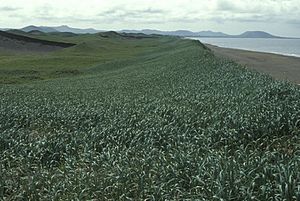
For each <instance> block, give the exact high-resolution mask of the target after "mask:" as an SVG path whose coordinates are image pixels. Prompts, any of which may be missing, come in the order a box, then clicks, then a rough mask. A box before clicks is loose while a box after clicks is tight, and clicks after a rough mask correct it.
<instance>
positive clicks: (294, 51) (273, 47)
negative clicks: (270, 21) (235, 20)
mask: <svg viewBox="0 0 300 201" xmlns="http://www.w3.org/2000/svg"><path fill="white" fill-rule="evenodd" d="M189 38H190V39H195V40H200V41H201V42H202V43H207V44H211V45H216V46H219V47H225V48H234V49H242V50H250V51H257V52H267V53H275V54H281V55H287V56H295V57H300V39H277V38H276V39H274V38H272V39H271V38H199V37H189Z"/></svg>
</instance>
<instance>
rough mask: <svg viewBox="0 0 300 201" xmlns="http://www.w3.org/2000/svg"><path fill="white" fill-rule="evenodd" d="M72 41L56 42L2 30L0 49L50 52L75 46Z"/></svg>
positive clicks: (0, 32)
mask: <svg viewBox="0 0 300 201" xmlns="http://www.w3.org/2000/svg"><path fill="white" fill-rule="evenodd" d="M74 45H75V44H71V43H62V42H54V41H47V40H40V39H36V38H30V37H27V36H24V35H17V34H13V33H9V32H4V31H0V49H1V50H14V51H25V52H26V51H29V52H49V51H55V50H59V49H62V48H66V47H71V46H74Z"/></svg>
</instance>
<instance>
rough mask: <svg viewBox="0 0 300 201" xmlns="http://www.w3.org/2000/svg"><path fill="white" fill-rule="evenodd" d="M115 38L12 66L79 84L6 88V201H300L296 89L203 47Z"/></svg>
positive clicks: (0, 184) (1, 183) (2, 150)
mask: <svg viewBox="0 0 300 201" xmlns="http://www.w3.org/2000/svg"><path fill="white" fill-rule="evenodd" d="M110 35H111V33H110V34H109V37H107V38H104V37H101V38H100V39H98V37H99V35H83V36H76V37H75V38H73V37H68V38H67V37H64V38H63V39H62V38H61V39H60V41H65V42H74V41H75V40H76V41H77V44H79V45H78V46H75V47H72V48H70V49H65V50H63V51H60V52H54V53H51V54H49V55H44V56H43V57H39V56H29V55H26V56H20V58H18V59H16V61H15V65H12V64H10V65H8V67H12V66H15V68H16V69H18V70H20V69H21V67H23V66H24V69H26V70H33V69H34V70H37V71H39V72H40V71H41V72H43V73H45V74H46V76H45V77H48V78H49V77H51V76H49V75H50V74H51V72H53V71H54V70H55V71H57V70H61V69H68V70H78V71H79V72H80V74H78V75H76V76H63V77H61V78H59V77H55V79H47V80H39V81H35V82H28V80H27V83H23V84H9V85H7V84H2V85H0V94H1V96H0V132H1V134H0V178H1V179H0V198H1V197H2V198H4V199H5V200H93V199H94V200H196V199H198V200H299V199H300V149H299V146H300V118H299V117H300V109H299V108H300V89H299V88H298V87H296V86H293V85H291V84H288V83H284V82H278V81H274V80H273V79H271V78H270V77H269V76H266V75H261V74H258V73H255V72H250V71H248V70H246V69H244V68H243V67H241V66H239V65H237V64H236V63H234V62H231V61H227V60H222V59H218V58H216V57H215V56H214V55H213V54H212V53H211V52H210V51H209V50H208V49H206V48H205V47H204V46H203V45H202V44H200V43H199V42H196V41H191V40H183V39H179V38H169V37H158V38H150V39H149V38H145V39H128V38H118V37H116V35H114V36H113V37H111V36H110ZM49 37H50V36H49ZM79 41H81V43H80V42H79ZM5 57H6V58H8V57H10V56H5ZM13 58H15V56H13V55H12V56H11V59H13ZM52 58H60V59H61V60H60V59H58V60H56V59H53V63H51V62H49V63H48V61H51V59H52ZM26 59H28V62H26V61H27V60H26ZM0 61H1V62H2V63H1V64H0V69H3V66H4V63H6V64H9V62H8V61H5V62H4V61H3V60H2V59H1V60H0ZM34 61H37V62H40V63H39V65H41V66H43V68H42V69H40V68H33V67H34V66H35V65H31V62H33V63H34ZM18 62H19V63H18ZM88 62H90V63H88ZM17 63H18V65H17ZM22 64H24V65H22ZM71 64H74V66H76V68H75V67H73V65H71ZM87 64H88V65H87ZM32 66H33V67H32ZM51 67H52V68H53V70H49V69H51ZM6 69H10V68H6ZM48 72H49V74H48Z"/></svg>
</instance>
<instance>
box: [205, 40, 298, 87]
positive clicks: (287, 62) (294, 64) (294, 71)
mask: <svg viewBox="0 0 300 201" xmlns="http://www.w3.org/2000/svg"><path fill="white" fill-rule="evenodd" d="M205 45H206V46H207V47H208V48H210V49H211V50H212V51H213V52H214V54H215V55H216V56H217V57H222V58H229V59H232V60H234V61H236V62H237V63H239V64H241V65H245V66H246V67H247V68H249V69H254V70H256V71H258V72H261V73H265V74H269V75H271V76H272V77H274V78H275V79H278V80H285V81H290V82H293V83H295V84H297V85H300V57H297V56H288V55H281V54H276V53H266V52H256V51H250V50H243V49H233V48H224V47H218V46H215V45H210V44H206V43H205Z"/></svg>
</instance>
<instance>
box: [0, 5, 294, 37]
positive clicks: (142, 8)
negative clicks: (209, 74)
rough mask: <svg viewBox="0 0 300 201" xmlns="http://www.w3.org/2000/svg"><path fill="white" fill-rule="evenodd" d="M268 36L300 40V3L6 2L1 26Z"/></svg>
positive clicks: (2, 9)
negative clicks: (265, 33)
mask: <svg viewBox="0 0 300 201" xmlns="http://www.w3.org/2000/svg"><path fill="white" fill-rule="evenodd" d="M28 25H37V26H41V25H43V26H59V25H68V26H72V27H78V28H96V29H99V30H122V29H138V30H140V29H159V30H165V31H167V30H168V31H171V30H190V31H203V30H212V31H221V32H225V33H228V34H240V33H242V32H244V31H258V30H259V31H267V32H270V33H272V34H275V35H280V36H291V37H300V0H0V27H1V28H21V27H24V26H28Z"/></svg>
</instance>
